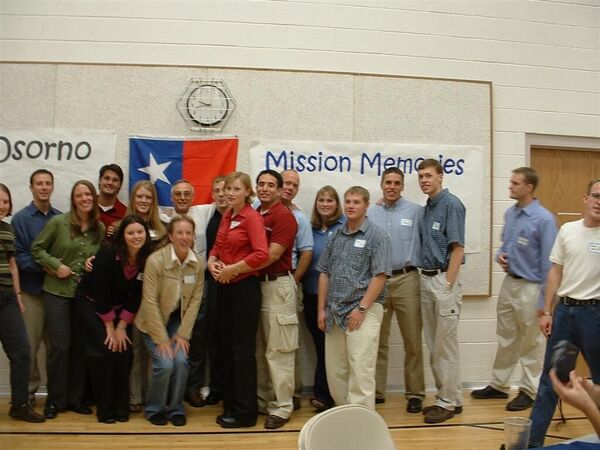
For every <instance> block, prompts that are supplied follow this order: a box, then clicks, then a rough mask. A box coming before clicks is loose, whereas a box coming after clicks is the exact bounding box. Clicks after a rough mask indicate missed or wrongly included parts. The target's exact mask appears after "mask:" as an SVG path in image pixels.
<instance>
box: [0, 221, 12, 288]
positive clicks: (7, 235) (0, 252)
mask: <svg viewBox="0 0 600 450" xmlns="http://www.w3.org/2000/svg"><path fill="white" fill-rule="evenodd" d="M14 256H15V232H14V231H13V229H12V227H11V226H10V225H9V224H8V223H6V222H2V221H0V292H10V291H12V290H13V280H12V275H11V273H10V267H9V264H8V260H9V258H10V257H14Z"/></svg>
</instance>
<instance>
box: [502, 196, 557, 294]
mask: <svg viewBox="0 0 600 450" xmlns="http://www.w3.org/2000/svg"><path fill="white" fill-rule="evenodd" d="M554 239H556V222H555V221H554V216H553V215H552V213H551V212H550V211H548V210H547V209H546V208H544V207H543V206H542V205H540V202H539V201H538V200H537V199H536V200H534V201H532V202H531V203H530V204H529V205H527V206H526V207H525V208H519V207H517V205H513V206H511V207H510V208H509V209H508V210H507V211H506V213H505V214H504V228H503V230H502V246H501V247H500V249H499V250H498V253H497V254H496V260H497V259H498V256H499V255H500V254H501V253H506V255H507V258H508V271H509V272H510V273H514V274H515V275H518V276H520V277H523V278H525V279H526V280H528V281H532V282H534V283H541V284H542V289H540V299H541V300H542V301H543V299H544V293H545V285H546V277H547V275H548V271H549V270H550V266H551V265H552V263H551V262H550V260H549V259H548V258H549V256H550V252H551V251H552V245H554Z"/></svg>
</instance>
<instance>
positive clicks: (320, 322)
mask: <svg viewBox="0 0 600 450" xmlns="http://www.w3.org/2000/svg"><path fill="white" fill-rule="evenodd" d="M325 319H326V313H325V310H323V311H319V313H318V315H317V326H318V327H319V330H321V331H323V332H325V329H326V326H327V324H326V320H325Z"/></svg>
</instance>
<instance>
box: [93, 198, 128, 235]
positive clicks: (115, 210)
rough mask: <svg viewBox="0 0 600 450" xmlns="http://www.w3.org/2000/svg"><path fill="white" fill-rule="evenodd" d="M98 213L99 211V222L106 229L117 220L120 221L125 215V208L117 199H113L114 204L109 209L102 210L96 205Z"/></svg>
mask: <svg viewBox="0 0 600 450" xmlns="http://www.w3.org/2000/svg"><path fill="white" fill-rule="evenodd" d="M98 211H100V222H102V223H103V224H104V226H105V227H106V228H108V227H110V226H111V225H112V224H113V223H114V222H116V221H117V220H121V219H122V218H123V217H125V215H126V214H127V206H125V205H124V204H123V202H121V200H119V199H118V198H115V204H114V205H112V206H111V207H110V208H107V209H104V208H103V207H102V206H100V205H98Z"/></svg>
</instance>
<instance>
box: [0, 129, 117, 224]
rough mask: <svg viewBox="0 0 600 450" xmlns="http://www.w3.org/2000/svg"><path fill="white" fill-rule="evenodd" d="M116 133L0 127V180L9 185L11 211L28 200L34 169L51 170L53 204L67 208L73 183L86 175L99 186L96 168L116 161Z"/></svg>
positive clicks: (18, 208)
mask: <svg viewBox="0 0 600 450" xmlns="http://www.w3.org/2000/svg"><path fill="white" fill-rule="evenodd" d="M116 142H117V135H116V134H115V133H112V132H109V131H100V130H72V129H60V128H52V129H40V128H32V129H2V128H0V171H1V172H0V173H2V176H1V177H0V181H1V182H2V183H4V184H6V185H7V186H8V188H9V189H10V191H11V194H12V199H13V212H17V211H18V210H20V209H21V208H23V207H24V206H26V205H28V204H29V203H30V202H31V199H32V197H31V192H30V190H29V176H30V175H31V173H32V172H33V171H34V170H37V169H48V170H49V171H51V172H52V173H53V174H54V194H52V206H54V207H56V208H58V209H60V210H61V211H63V212H66V211H68V210H69V209H70V193H71V187H72V186H73V183H74V182H75V181H77V180H81V179H86V180H89V181H91V182H92V184H93V185H94V186H96V188H97V186H98V171H99V170H100V167H102V166H103V165H104V164H110V163H112V162H114V161H115V147H116Z"/></svg>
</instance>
